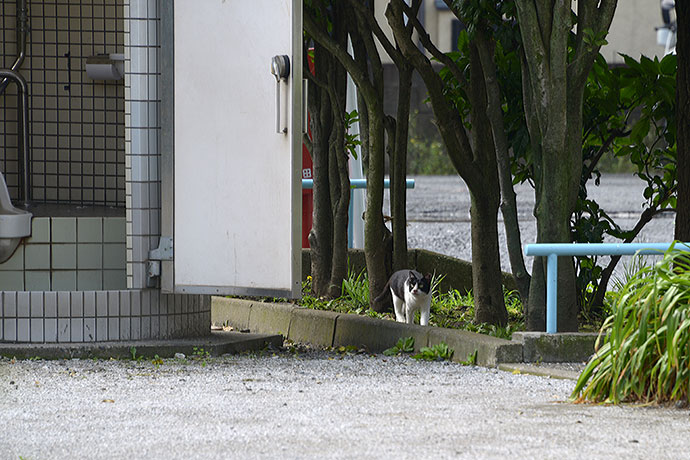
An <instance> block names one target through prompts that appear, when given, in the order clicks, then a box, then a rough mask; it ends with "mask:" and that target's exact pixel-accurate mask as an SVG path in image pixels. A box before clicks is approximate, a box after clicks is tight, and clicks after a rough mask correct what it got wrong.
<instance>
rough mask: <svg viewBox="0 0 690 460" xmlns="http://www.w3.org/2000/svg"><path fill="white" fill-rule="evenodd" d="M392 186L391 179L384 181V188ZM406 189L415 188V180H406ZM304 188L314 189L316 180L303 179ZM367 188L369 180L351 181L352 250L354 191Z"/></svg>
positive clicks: (351, 237)
mask: <svg viewBox="0 0 690 460" xmlns="http://www.w3.org/2000/svg"><path fill="white" fill-rule="evenodd" d="M390 186H391V181H390V179H384V180H383V188H390ZM405 187H406V188H414V179H406V180H405ZM302 188H303V189H313V188H314V179H302ZM363 188H367V180H366V179H350V189H351V191H350V209H349V210H348V213H349V216H350V217H349V219H348V229H347V247H349V248H351V247H353V246H354V244H353V243H354V234H353V233H354V212H353V209H352V206H353V202H352V190H354V189H363Z"/></svg>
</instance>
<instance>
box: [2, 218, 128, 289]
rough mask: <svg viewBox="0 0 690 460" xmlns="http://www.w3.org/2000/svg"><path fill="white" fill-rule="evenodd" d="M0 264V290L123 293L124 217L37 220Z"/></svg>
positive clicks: (125, 282) (124, 279)
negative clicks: (13, 250) (107, 291)
mask: <svg viewBox="0 0 690 460" xmlns="http://www.w3.org/2000/svg"><path fill="white" fill-rule="evenodd" d="M31 227H32V233H31V237H30V238H27V239H25V240H24V241H23V242H22V244H21V245H20V246H19V247H18V248H17V251H16V252H15V253H14V254H13V255H12V257H11V258H10V259H9V260H8V261H6V262H5V263H2V264H0V291H3V290H7V291H75V290H79V291H86V290H99V289H106V290H108V289H125V288H126V287H127V281H126V271H125V254H126V251H125V218H124V217H34V218H33V219H32V221H31Z"/></svg>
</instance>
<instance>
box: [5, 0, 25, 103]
mask: <svg viewBox="0 0 690 460" xmlns="http://www.w3.org/2000/svg"><path fill="white" fill-rule="evenodd" d="M26 3H27V0H17V59H16V60H15V61H14V64H12V67H11V69H10V70H12V71H14V72H16V71H18V70H19V68H20V67H21V66H22V63H23V62H24V58H26V42H27V35H28V34H29V10H28V8H27V5H26ZM9 83H10V82H9V78H7V77H3V80H2V81H0V94H2V93H3V92H4V91H5V88H7V85H9Z"/></svg>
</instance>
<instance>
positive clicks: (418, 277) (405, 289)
mask: <svg viewBox="0 0 690 460" xmlns="http://www.w3.org/2000/svg"><path fill="white" fill-rule="evenodd" d="M389 288H390V290H391V294H392V295H393V307H394V309H395V320H396V321H397V322H399V323H407V324H413V323H414V314H415V312H416V311H417V310H419V312H420V320H419V323H420V324H421V325H422V326H427V325H428V324H429V311H430V310H431V275H430V274H429V273H427V274H426V275H425V276H422V274H421V273H419V272H417V271H415V270H399V271H397V272H395V273H393V275H391V278H390V279H389V280H388V282H387V283H386V286H385V287H384V288H383V292H382V293H381V294H380V295H379V296H378V297H377V298H376V299H375V300H374V301H375V302H380V301H381V300H382V299H383V298H384V297H385V295H386V291H387V290H388V289H389Z"/></svg>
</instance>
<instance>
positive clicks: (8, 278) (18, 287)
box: [0, 271, 24, 291]
mask: <svg viewBox="0 0 690 460" xmlns="http://www.w3.org/2000/svg"><path fill="white" fill-rule="evenodd" d="M23 290H24V272H6V271H3V272H0V291H23Z"/></svg>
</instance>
